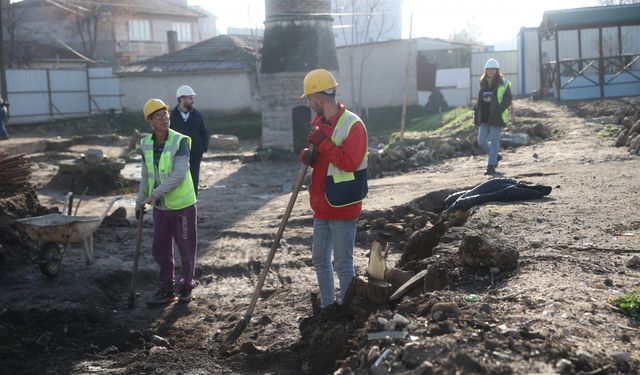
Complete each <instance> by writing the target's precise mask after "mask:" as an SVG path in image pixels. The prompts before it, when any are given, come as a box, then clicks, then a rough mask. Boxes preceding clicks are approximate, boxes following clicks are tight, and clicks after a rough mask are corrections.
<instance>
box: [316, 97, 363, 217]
mask: <svg viewBox="0 0 640 375" xmlns="http://www.w3.org/2000/svg"><path fill="white" fill-rule="evenodd" d="M358 121H359V122H361V123H362V126H363V127H364V122H362V120H360V117H358V115H356V114H355V113H353V112H350V111H347V110H345V111H344V113H343V114H342V115H341V116H340V118H339V119H338V122H337V123H336V126H335V128H333V133H332V134H331V142H333V143H334V144H335V145H336V146H340V145H341V144H342V142H343V141H344V139H345V138H347V136H348V135H349V131H350V130H351V127H352V126H353V124H355V123H357V122H358ZM364 130H365V133H366V131H367V129H366V128H364ZM368 161H369V155H368V152H367V151H365V154H364V157H363V158H362V162H361V163H360V165H359V166H358V168H357V169H356V170H355V171H354V172H346V171H343V170H341V169H340V168H338V167H336V166H335V165H334V164H333V163H329V168H328V169H327V182H326V189H325V197H326V199H327V202H328V203H329V205H330V206H332V207H344V206H349V205H352V204H354V203H358V202H361V201H362V200H363V199H364V198H365V197H366V196H367V193H368V191H369V187H368V185H367V166H368Z"/></svg>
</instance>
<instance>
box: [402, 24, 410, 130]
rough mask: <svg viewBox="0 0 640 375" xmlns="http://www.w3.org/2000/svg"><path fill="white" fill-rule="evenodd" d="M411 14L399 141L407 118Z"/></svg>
mask: <svg viewBox="0 0 640 375" xmlns="http://www.w3.org/2000/svg"><path fill="white" fill-rule="evenodd" d="M412 31H413V13H411V18H410V21H409V40H408V41H407V65H406V67H405V71H404V87H403V88H402V116H401V117H400V141H404V123H405V122H406V117H407V95H408V91H409V70H410V68H411V50H412V49H413V39H412V37H411V34H412Z"/></svg>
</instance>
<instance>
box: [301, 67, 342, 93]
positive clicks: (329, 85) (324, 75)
mask: <svg viewBox="0 0 640 375" xmlns="http://www.w3.org/2000/svg"><path fill="white" fill-rule="evenodd" d="M336 87H338V81H336V77H334V76H333V74H331V72H330V71H328V70H326V69H315V70H312V71H310V72H309V73H307V75H306V76H305V77H304V83H303V94H302V96H301V97H300V98H304V97H305V96H307V95H310V94H315V93H317V92H321V91H327V90H330V89H333V88H336Z"/></svg>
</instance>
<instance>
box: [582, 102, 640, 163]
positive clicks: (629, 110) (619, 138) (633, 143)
mask: <svg viewBox="0 0 640 375" xmlns="http://www.w3.org/2000/svg"><path fill="white" fill-rule="evenodd" d="M569 107H570V108H571V109H572V110H573V111H574V112H575V113H576V114H577V115H578V116H580V117H583V118H589V119H591V120H592V121H594V122H598V123H601V124H603V125H605V127H607V126H608V127H610V128H609V129H608V131H606V132H604V133H603V134H605V135H612V136H614V137H615V146H616V147H627V148H628V149H629V153H630V154H632V155H638V154H640V99H638V98H635V97H632V98H620V99H619V100H610V99H609V100H595V101H589V102H576V103H570V104H569Z"/></svg>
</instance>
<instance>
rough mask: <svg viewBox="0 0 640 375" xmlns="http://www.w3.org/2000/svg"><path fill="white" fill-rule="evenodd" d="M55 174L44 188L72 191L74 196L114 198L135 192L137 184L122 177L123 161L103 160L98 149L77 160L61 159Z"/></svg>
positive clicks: (104, 158)
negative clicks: (107, 196) (88, 195)
mask: <svg viewBox="0 0 640 375" xmlns="http://www.w3.org/2000/svg"><path fill="white" fill-rule="evenodd" d="M59 166H60V169H59V170H58V174H57V175H56V176H54V177H53V179H52V180H51V181H50V182H49V184H48V185H47V188H49V189H53V190H58V191H73V192H74V193H75V194H87V193H88V194H91V195H114V194H127V193H132V192H134V191H135V190H136V188H137V186H138V183H137V182H135V181H132V180H128V179H126V178H124V177H123V176H122V175H121V174H120V171H121V170H122V169H123V168H124V166H125V164H124V161H122V160H121V159H114V158H109V157H105V156H104V155H103V154H102V152H101V151H100V150H97V149H89V150H88V151H87V152H86V153H85V154H84V155H83V156H82V157H80V158H78V159H69V160H61V161H60V163H59Z"/></svg>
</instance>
